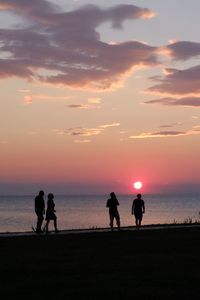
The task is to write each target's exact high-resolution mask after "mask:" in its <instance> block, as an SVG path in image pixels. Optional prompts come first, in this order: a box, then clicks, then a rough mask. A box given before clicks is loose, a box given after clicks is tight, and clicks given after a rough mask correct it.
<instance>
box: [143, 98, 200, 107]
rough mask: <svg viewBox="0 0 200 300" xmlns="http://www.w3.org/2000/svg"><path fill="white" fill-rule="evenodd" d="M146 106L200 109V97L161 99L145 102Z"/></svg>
mask: <svg viewBox="0 0 200 300" xmlns="http://www.w3.org/2000/svg"><path fill="white" fill-rule="evenodd" d="M144 103H146V104H161V105H166V106H185V107H200V97H183V98H180V99H177V98H167V97H166V98H161V99H155V100H149V101H145V102H144Z"/></svg>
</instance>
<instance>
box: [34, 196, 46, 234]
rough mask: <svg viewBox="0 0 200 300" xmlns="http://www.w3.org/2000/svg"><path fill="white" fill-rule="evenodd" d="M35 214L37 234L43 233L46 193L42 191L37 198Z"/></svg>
mask: <svg viewBox="0 0 200 300" xmlns="http://www.w3.org/2000/svg"><path fill="white" fill-rule="evenodd" d="M35 213H36V215H37V224H36V232H37V233H41V232H42V229H41V228H42V222H43V220H44V214H45V202H44V191H40V192H39V194H38V195H37V196H36V197H35Z"/></svg>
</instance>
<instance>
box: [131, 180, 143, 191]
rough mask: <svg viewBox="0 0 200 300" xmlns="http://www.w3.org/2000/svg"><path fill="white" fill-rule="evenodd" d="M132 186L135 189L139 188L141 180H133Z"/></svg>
mask: <svg viewBox="0 0 200 300" xmlns="http://www.w3.org/2000/svg"><path fill="white" fill-rule="evenodd" d="M133 187H134V188H135V189H136V190H139V189H141V188H142V182H141V181H136V182H134V184H133Z"/></svg>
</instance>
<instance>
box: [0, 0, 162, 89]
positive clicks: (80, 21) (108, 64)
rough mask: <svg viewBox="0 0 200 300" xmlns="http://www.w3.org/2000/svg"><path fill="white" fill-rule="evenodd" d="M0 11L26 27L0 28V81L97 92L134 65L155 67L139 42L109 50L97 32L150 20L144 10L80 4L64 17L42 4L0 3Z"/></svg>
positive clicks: (150, 51) (41, 0)
mask: <svg viewBox="0 0 200 300" xmlns="http://www.w3.org/2000/svg"><path fill="white" fill-rule="evenodd" d="M0 10H7V11H8V12H10V13H14V14H16V15H18V16H21V17H22V18H23V20H24V22H23V23H24V24H25V25H24V26H20V25H18V26H17V27H16V28H7V29H5V28H4V29H3V28H2V29H0V42H1V43H0V45H1V46H0V50H1V52H2V53H4V56H3V57H0V70H1V71H0V78H7V77H12V76H17V77H21V78H26V79H28V80H37V81H38V80H39V81H41V82H46V83H51V84H61V85H64V86H69V87H72V88H93V89H97V90H101V89H109V88H112V87H115V86H118V85H119V84H120V83H121V82H122V81H123V80H124V79H125V78H126V76H127V74H129V73H130V72H131V71H132V70H133V68H134V67H136V66H138V65H149V66H151V65H155V64H157V58H156V50H157V49H156V48H155V47H151V46H148V45H146V44H144V43H141V42H138V41H127V42H123V43H119V44H114V45H111V44H109V43H105V42H102V41H101V37H100V34H99V33H98V31H97V28H98V27H99V26H100V25H101V24H103V23H104V22H110V24H111V26H112V27H113V28H115V29H120V28H122V27H123V23H124V22H125V21H126V20H136V19H142V18H143V19H145V18H150V17H152V16H153V12H152V11H150V10H149V9H146V8H140V7H137V6H134V5H126V4H122V5H116V6H113V7H110V8H106V9H102V8H100V7H98V6H96V5H85V6H82V7H80V8H79V9H76V10H73V11H69V12H64V11H62V10H61V9H59V8H58V7H56V6H53V5H51V4H50V2H48V1H45V0H34V1H26V0H0ZM5 53H6V54H7V55H6V56H5ZM116 62H117V63H116Z"/></svg>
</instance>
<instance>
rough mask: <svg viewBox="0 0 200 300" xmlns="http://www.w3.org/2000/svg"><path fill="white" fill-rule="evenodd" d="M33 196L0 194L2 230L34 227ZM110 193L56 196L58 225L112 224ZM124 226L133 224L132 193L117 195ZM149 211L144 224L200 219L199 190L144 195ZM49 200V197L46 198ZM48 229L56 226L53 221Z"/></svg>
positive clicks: (98, 226)
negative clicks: (109, 207) (110, 219)
mask: <svg viewBox="0 0 200 300" xmlns="http://www.w3.org/2000/svg"><path fill="white" fill-rule="evenodd" d="M34 198H35V196H34V195H31V196H25V195H24V196H0V232H19V231H20V232H25V231H30V230H31V227H32V225H33V226H35V223H36V215H35V212H34ZM108 198H109V195H93V196H92V195H88V196H86V195H73V196H69V195H55V198H54V202H55V205H56V207H55V209H56V215H57V218H58V228H59V229H61V230H64V229H84V228H91V229H92V228H104V227H108V226H109V215H108V209H107V208H106V201H107V199H108ZM117 198H118V200H119V202H120V206H119V213H120V218H121V226H133V225H134V217H133V216H132V215H131V206H132V201H133V199H134V196H133V195H117ZM143 200H144V201H145V206H146V212H145V214H144V217H143V221H142V224H144V225H151V224H165V223H168V224H173V223H183V222H185V223H187V222H191V221H192V222H195V221H199V220H200V215H199V214H200V193H195V194H183V195H181V194H174V195H173V194H171V195H158V194H157V195H153V194H151V195H143ZM45 201H46V198H45ZM49 229H50V230H51V229H53V224H51V223H50V227H49Z"/></svg>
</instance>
